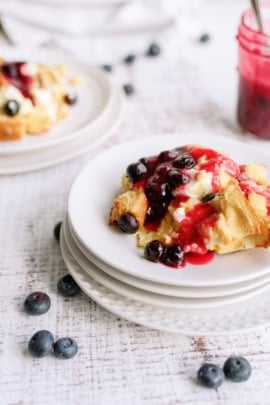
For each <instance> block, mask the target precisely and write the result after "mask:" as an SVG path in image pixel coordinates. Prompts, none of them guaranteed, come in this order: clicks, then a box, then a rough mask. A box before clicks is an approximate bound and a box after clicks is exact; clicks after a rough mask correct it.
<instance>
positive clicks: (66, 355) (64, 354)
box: [54, 337, 78, 359]
mask: <svg viewBox="0 0 270 405" xmlns="http://www.w3.org/2000/svg"><path fill="white" fill-rule="evenodd" d="M77 351H78V345H77V343H76V342H75V340H74V339H71V338H67V337H65V338H61V339H58V340H57V341H56V342H55V344H54V354H55V356H56V357H58V358H59V359H71V357H73V356H75V354H76V353H77Z"/></svg>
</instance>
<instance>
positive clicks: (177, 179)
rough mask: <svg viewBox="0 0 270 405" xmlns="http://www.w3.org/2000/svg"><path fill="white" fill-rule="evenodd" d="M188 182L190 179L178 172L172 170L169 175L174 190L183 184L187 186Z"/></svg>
mask: <svg viewBox="0 0 270 405" xmlns="http://www.w3.org/2000/svg"><path fill="white" fill-rule="evenodd" d="M188 181H189V177H188V176H187V175H185V174H184V173H181V172H178V171H177V170H171V171H170V172H169V174H168V183H169V185H170V186H171V187H172V188H174V187H178V186H180V185H181V184H187V183H188Z"/></svg>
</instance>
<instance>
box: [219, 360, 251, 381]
mask: <svg viewBox="0 0 270 405" xmlns="http://www.w3.org/2000/svg"><path fill="white" fill-rule="evenodd" d="M223 371H224V374H225V376H226V377H227V378H228V379H229V380H231V381H234V382H243V381H246V380H248V379H249V377H250V376H251V371H252V369H251V365H250V363H249V362H248V360H247V359H245V358H244V357H239V356H234V357H229V358H228V359H227V360H226V361H225V363H224V366H223Z"/></svg>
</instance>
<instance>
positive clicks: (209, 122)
mask: <svg viewBox="0 0 270 405" xmlns="http://www.w3.org/2000/svg"><path fill="white" fill-rule="evenodd" d="M237 3H238V2H237ZM191 4H192V7H191V8H190V9H189V8H186V9H184V17H185V18H191V16H192V17H193V18H194V19H195V24H193V26H192V27H193V28H192V29H190V30H189V29H188V27H189V25H188V23H187V21H186V20H184V21H183V24H182V26H179V31H178V32H177V34H175V37H174V38H173V39H172V38H171V37H170V42H169V43H168V48H166V47H165V49H164V53H163V56H162V57H160V58H158V59H157V60H155V61H154V60H147V59H144V58H142V59H141V60H140V61H138V63H136V64H135V65H134V66H132V67H130V68H126V67H121V68H120V67H119V68H118V69H116V71H115V73H114V74H113V75H112V80H114V81H115V82H116V83H118V84H119V85H121V84H123V82H124V81H131V82H132V83H133V84H134V85H135V87H136V94H135V95H134V96H133V97H130V98H129V100H127V106H126V114H125V119H124V122H123V123H122V126H121V128H119V130H118V131H117V132H116V133H115V134H114V135H113V136H112V137H111V138H110V139H109V140H108V141H106V143H105V144H103V145H102V146H101V147H99V148H98V149H96V150H95V151H93V152H91V154H88V155H87V156H83V157H80V158H78V159H75V160H73V161H71V162H68V163H65V164H62V165H59V166H57V167H53V168H50V169H47V170H43V171H39V172H36V173H29V174H26V175H21V176H20V175H18V176H9V177H3V178H0V224H1V232H0V264H1V265H0V277H1V278H0V280H1V282H0V393H1V399H0V403H1V405H6V404H8V405H18V404H26V405H28V404H97V405H100V404H102V405H103V404H117V405H122V404H123V405H124V404H125V405H127V404H128V405H130V404H131V405H132V404H134V405H139V404H154V405H161V404H162V405H163V404H170V405H173V404H192V405H193V404H194V405H195V404H196V405H197V404H198V405H203V404H230V405H234V404H235V405H255V404H263V405H265V404H266V405H267V404H270V379H269V374H270V328H268V329H265V330H264V329H262V330H258V331H254V332H250V333H243V334H238V335H234V336H229V337H227V336H223V337H222V336H220V337H212V338H211V337H208V338H203V337H201V338H197V337H196V338H193V337H189V336H187V337H185V336H176V335H172V334H167V333H162V332H158V331H154V330H148V329H146V328H144V327H142V326H138V325H135V324H133V323H130V322H127V321H125V320H123V319H120V318H118V317H116V316H114V315H112V314H110V313H108V312H106V311H105V310H103V309H102V308H100V307H99V306H97V305H96V304H95V303H94V302H92V301H91V300H89V299H88V298H87V297H85V296H84V295H83V294H81V295H80V296H79V297H73V298H69V299H67V298H66V299H64V298H62V297H61V296H59V294H57V291H56V283H57V280H58V278H59V276H60V275H62V274H65V272H66V269H65V266H64V264H63V261H62V259H61V255H60V252H59V247H58V244H57V242H56V241H55V240H54V238H53V227H54V225H55V224H56V223H57V222H58V221H60V220H62V219H63V218H64V215H65V210H66V198H67V195H68V192H69V189H70V186H71V184H72V181H73V179H74V178H75V177H76V174H77V173H78V171H79V170H80V169H81V168H82V167H83V165H84V164H85V163H86V162H87V161H88V160H89V158H91V156H93V155H95V154H96V153H98V152H99V151H100V150H102V149H103V148H107V147H109V146H110V145H112V144H115V143H118V142H122V141H124V140H126V139H131V138H139V137H145V136H147V135H152V134H155V133H161V132H165V133H166V132H172V131H177V132H179V144H180V143H181V133H182V134H187V133H189V132H190V131H192V132H194V131H197V130H201V129H203V130H209V131H211V132H213V131H216V133H217V134H223V135H225V136H234V137H240V138H241V137H242V135H241V133H240V132H239V130H238V129H237V126H236V124H235V119H234V108H235V97H236V87H235V86H236V73H235V64H236V54H235V42H234V38H233V32H234V28H235V24H236V21H237V20H238V14H236V15H234V14H233V11H232V10H234V12H235V11H236V10H238V13H239V12H240V10H241V9H243V7H244V6H245V4H246V2H244V1H242V0H241V1H239V3H238V6H236V5H235V4H234V2H233V1H232V0H230V1H228V2H225V1H219V2H216V1H214V0H208V1H206V0H205V1H197V2H195V1H193V2H191ZM196 5H197V7H196ZM203 6H205V9H204V11H202V14H200V13H201V10H202V7H203ZM221 15H222V21H221V17H220V16H221ZM200 16H201V18H200ZM196 24H197V25H196ZM196 27H197V28H196ZM226 27H227V30H226V29H225V28H226ZM221 28H222V29H221ZM202 30H209V31H210V32H211V33H213V40H212V41H211V42H210V43H209V44H205V45H203V46H199V45H198V44H197V43H196V41H195V38H196V36H197V35H199V34H200V33H201V31H202ZM224 30H225V31H224ZM202 142H203V139H202ZM94 231H95V230H93V232H94ZM35 290H42V291H45V292H47V293H48V294H49V295H50V297H51V299H52V307H51V309H50V311H49V312H48V313H47V314H45V315H43V316H40V317H34V318H33V317H30V316H27V315H26V314H25V313H24V312H23V310H22V304H23V301H24V299H25V297H26V295H27V294H28V293H30V292H33V291H35ZM43 328H44V329H49V330H50V331H52V332H53V333H54V335H55V337H56V338H58V337H63V336H71V337H73V338H75V339H76V340H77V342H78V345H79V352H78V354H77V356H76V357H74V358H73V359H72V360H68V361H61V360H57V359H55V358H54V357H53V356H49V357H47V358H44V359H33V358H31V357H30V356H29V355H28V353H27V342H28V340H29V339H30V337H31V336H32V334H33V333H34V332H35V331H37V330H39V329H43ZM231 354H239V355H243V356H246V357H247V358H248V359H249V360H250V362H251V364H252V367H253V374H252V377H251V379H250V380H249V381H248V382H247V383H245V384H233V383H228V382H226V383H225V384H224V385H223V386H222V387H221V388H220V389H219V390H218V392H216V391H214V390H207V389H204V388H202V387H200V386H198V385H197V384H196V383H195V382H194V378H195V376H196V372H197V370H198V368H199V366H200V365H201V363H202V362H203V361H205V360H209V361H212V362H214V363H217V364H220V365H222V364H223V362H224V361H225V359H226V358H227V357H228V356H229V355H231Z"/></svg>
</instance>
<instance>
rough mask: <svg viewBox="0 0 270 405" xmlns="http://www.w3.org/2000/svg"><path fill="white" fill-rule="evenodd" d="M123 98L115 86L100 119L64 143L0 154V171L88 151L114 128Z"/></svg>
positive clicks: (40, 165) (47, 163)
mask: <svg viewBox="0 0 270 405" xmlns="http://www.w3.org/2000/svg"><path fill="white" fill-rule="evenodd" d="M122 100H123V98H122V94H121V93H120V91H119V90H118V89H117V88H114V89H113V92H112V103H111V105H110V106H109V108H108V109H107V110H106V113H105V114H104V115H103V118H102V119H101V120H98V121H96V122H95V124H94V125H93V126H92V127H91V128H90V129H88V130H85V131H83V132H82V133H80V134H78V135H77V136H76V137H75V138H71V139H69V140H67V141H66V142H65V143H64V144H60V145H55V146H52V147H47V148H45V149H40V150H35V151H30V152H28V153H23V154H15V155H14V156H12V155H9V156H0V175H10V174H18V173H25V172H29V171H33V170H39V169H44V168H46V167H50V166H53V165H56V164H59V163H62V162H65V161H67V160H70V159H73V158H75V157H76V156H78V155H80V154H82V153H85V152H88V151H89V150H90V149H93V148H94V147H96V146H97V145H98V144H99V143H100V142H103V141H104V140H105V139H106V138H107V137H108V136H110V134H111V133H112V132H113V131H115V130H116V128H117V127H118V125H119V124H120V121H121V119H122V115H123V101H122Z"/></svg>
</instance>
